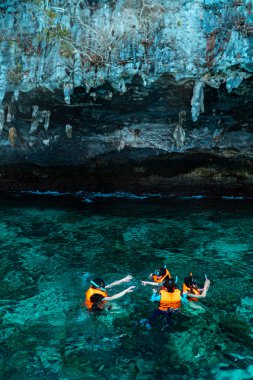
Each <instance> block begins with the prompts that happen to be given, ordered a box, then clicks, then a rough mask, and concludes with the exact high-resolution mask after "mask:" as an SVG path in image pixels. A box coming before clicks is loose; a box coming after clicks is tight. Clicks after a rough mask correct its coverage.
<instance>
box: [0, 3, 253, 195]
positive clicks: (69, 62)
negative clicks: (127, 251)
mask: <svg viewBox="0 0 253 380" xmlns="http://www.w3.org/2000/svg"><path fill="white" fill-rule="evenodd" d="M158 3H159V4H158ZM158 3H156V4H153V3H152V2H151V1H147V2H145V3H144V2H131V1H129V2H127V4H126V2H125V1H123V0H122V1H118V2H109V1H103V2H101V3H96V2H93V3H90V2H87V4H86V7H82V6H81V3H80V2H79V3H78V2H64V1H61V2H60V1H58V0H54V1H52V2H48V1H42V0H38V1H36V2H30V1H22V2H17V1H10V0H8V1H6V2H5V4H3V5H1V8H0V9H1V14H0V46H1V53H0V61H1V69H0V101H1V106H0V130H1V138H0V159H1V166H0V188H1V190H2V191H4V190H7V191H11V190H27V189H30V190H42V191H43V190H52V191H54V190H57V191H70V192H75V191H79V190H87V191H102V192H111V191H130V192H136V193H143V192H149V193H156V192H159V193H163V194H176V195H181V194H193V193H194V194H196V193H197V194H207V195H216V194H218V195H224V194H228V195H251V194H252V189H253V149H252V148H253V111H252V109H253V107H252V103H253V95H252V94H253V91H252V89H253V88H252V87H253V81H252V78H251V74H252V67H253V66H252V53H251V52H252V34H253V33H252V29H251V26H252V10H251V8H250V6H249V5H248V4H246V3H245V4H244V3H242V2H227V1H208V2H206V1H205V2H202V1H199V2H193V1H187V2H183V4H181V3H180V4H179V2H178V1H172V2H169V3H168V2H166V1H160V2H158ZM116 15H117V17H116ZM101 19H103V20H104V23H103V24H102V25H101ZM116 20H117V22H116ZM120 20H121V21H122V23H121V24H120V23H119V22H118V21H120ZM84 22H86V24H85V27H84ZM118 24H119V25H121V26H119V25H118ZM17 25H19V27H18V26H17ZM130 26H131V28H130ZM129 28H130V29H131V30H130V29H129ZM108 33H109V34H108ZM102 36H103V38H102ZM95 37H96V38H95ZM86 43H87V44H86ZM83 46H85V48H83Z"/></svg>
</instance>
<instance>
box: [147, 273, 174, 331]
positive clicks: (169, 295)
mask: <svg viewBox="0 0 253 380" xmlns="http://www.w3.org/2000/svg"><path fill="white" fill-rule="evenodd" d="M180 294H181V292H180V290H179V289H177V288H176V283H175V280H174V279H173V278H166V280H165V281H164V283H163V286H162V288H161V290H160V291H159V294H157V290H156V289H153V295H152V297H151V301H152V302H159V307H158V309H156V310H154V311H153V313H152V315H151V317H150V318H149V319H148V320H142V321H141V323H142V324H145V325H146V327H147V328H151V325H153V324H154V323H155V322H156V321H157V318H158V317H159V316H161V317H162V319H165V320H166V325H170V324H171V317H172V315H173V314H175V313H177V312H178V311H179V309H180V306H181V296H180Z"/></svg>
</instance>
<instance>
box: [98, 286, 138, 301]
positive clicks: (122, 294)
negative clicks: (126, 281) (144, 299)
mask: <svg viewBox="0 0 253 380" xmlns="http://www.w3.org/2000/svg"><path fill="white" fill-rule="evenodd" d="M134 289H135V286H129V288H127V289H125V290H123V291H122V292H120V293H117V294H114V296H111V297H104V298H103V301H113V300H116V299H118V298H121V297H123V296H124V295H125V294H127V293H132V292H133V291H134Z"/></svg>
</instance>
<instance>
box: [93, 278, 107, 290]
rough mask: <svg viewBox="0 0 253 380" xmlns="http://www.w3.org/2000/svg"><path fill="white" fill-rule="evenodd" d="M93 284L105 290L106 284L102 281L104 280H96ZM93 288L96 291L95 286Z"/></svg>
mask: <svg viewBox="0 0 253 380" xmlns="http://www.w3.org/2000/svg"><path fill="white" fill-rule="evenodd" d="M93 282H94V283H95V284H96V285H98V287H99V288H104V287H105V282H104V280H102V278H95V280H93ZM91 287H92V288H95V289H96V286H95V285H92V286H91Z"/></svg>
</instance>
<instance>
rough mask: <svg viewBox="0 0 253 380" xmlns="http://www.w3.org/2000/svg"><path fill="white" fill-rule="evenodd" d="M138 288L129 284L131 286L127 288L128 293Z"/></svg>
mask: <svg viewBox="0 0 253 380" xmlns="http://www.w3.org/2000/svg"><path fill="white" fill-rule="evenodd" d="M135 288H136V286H129V288H127V289H126V290H125V292H126V293H132V292H133V291H134V289H135Z"/></svg>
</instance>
